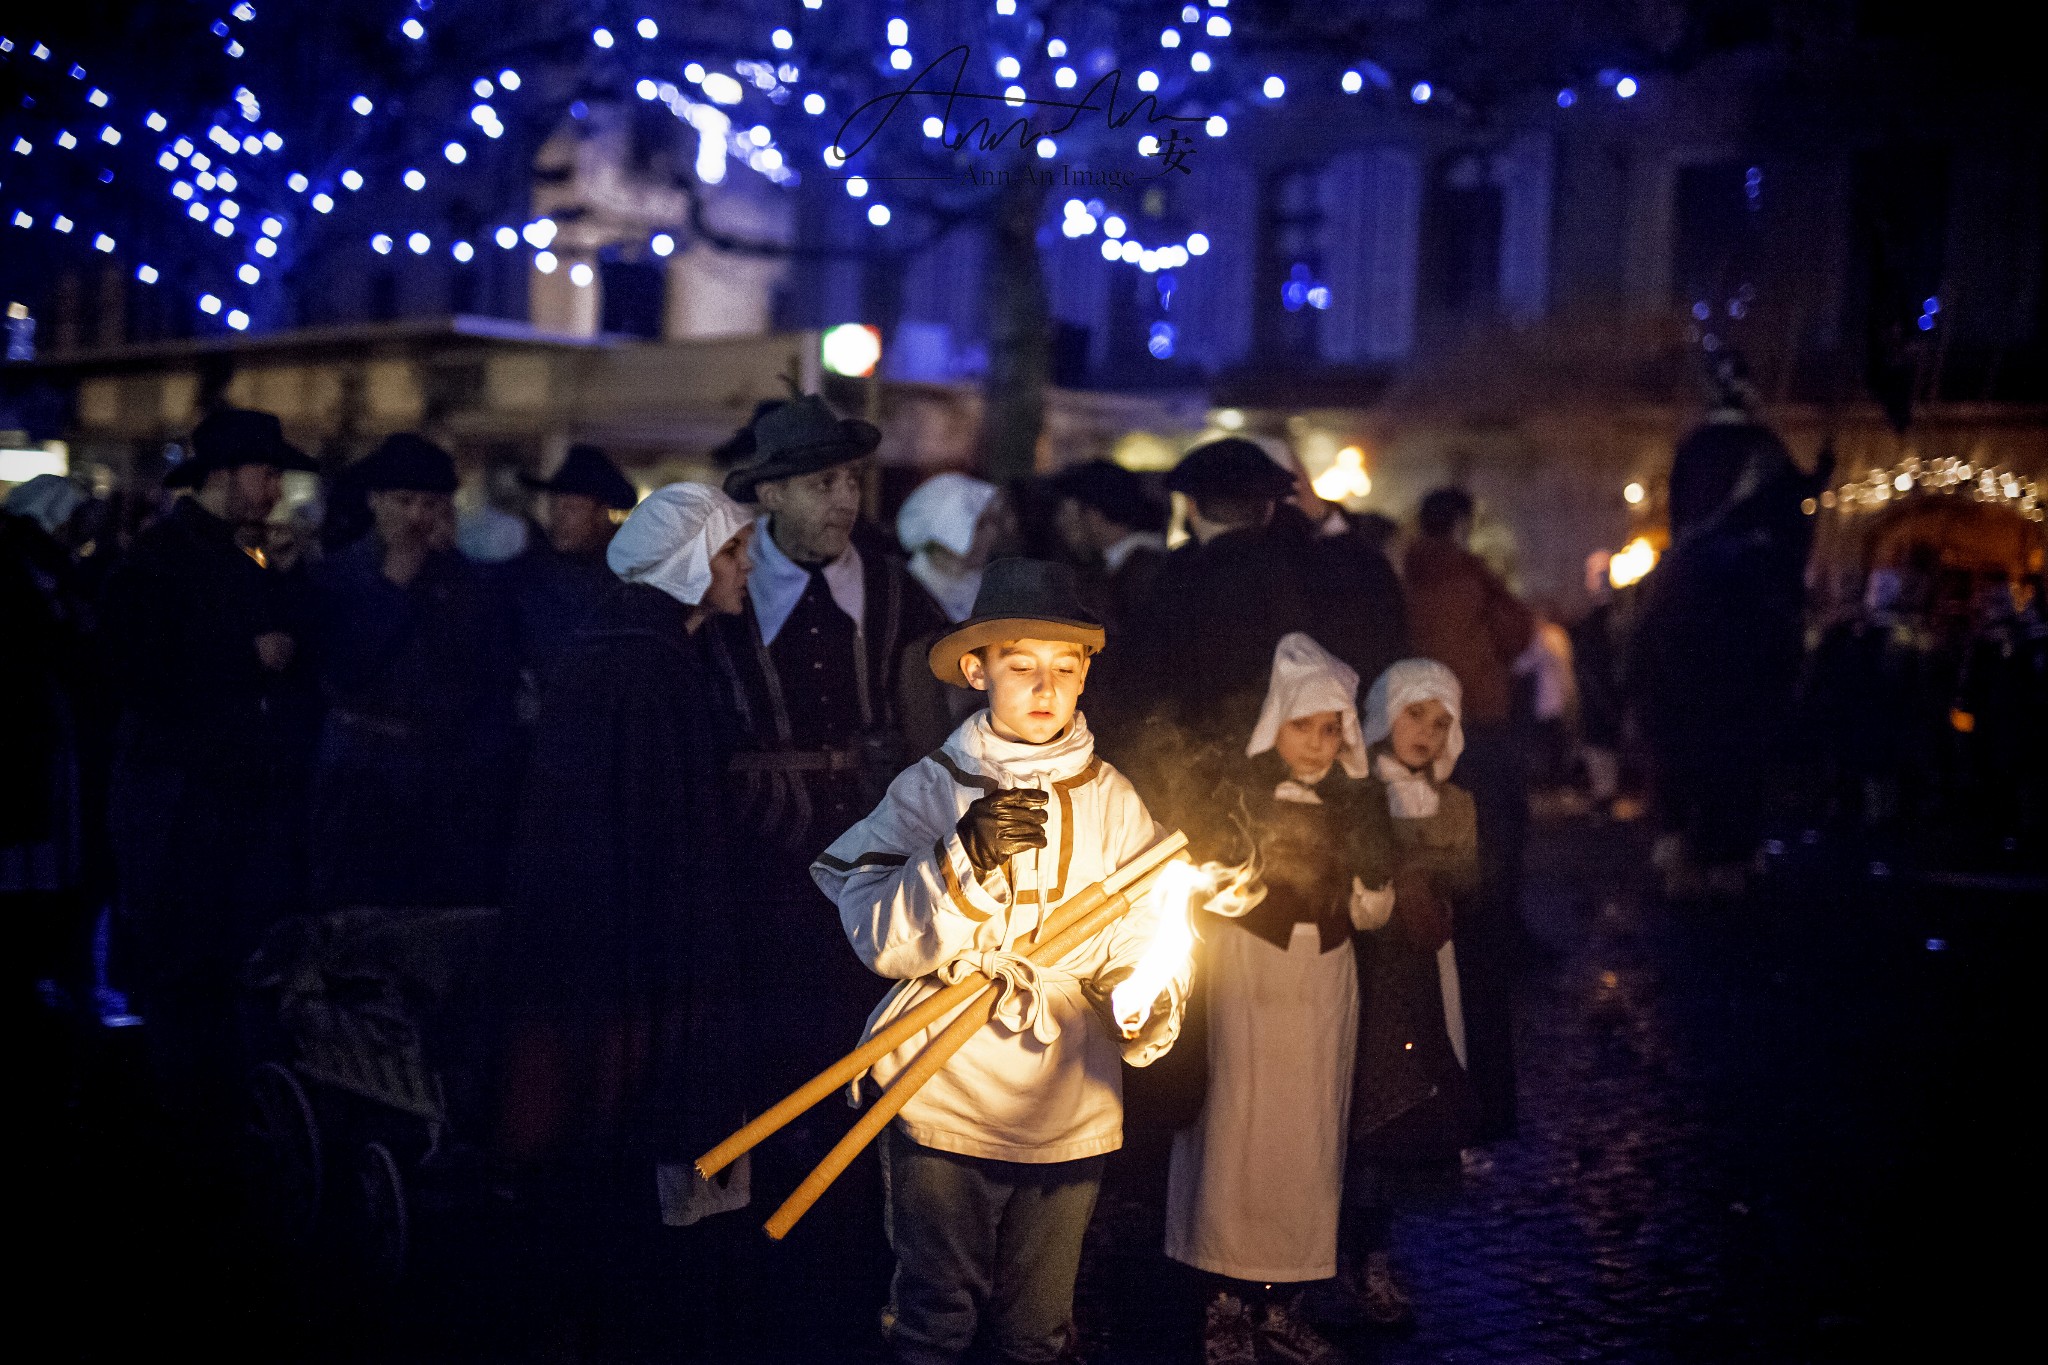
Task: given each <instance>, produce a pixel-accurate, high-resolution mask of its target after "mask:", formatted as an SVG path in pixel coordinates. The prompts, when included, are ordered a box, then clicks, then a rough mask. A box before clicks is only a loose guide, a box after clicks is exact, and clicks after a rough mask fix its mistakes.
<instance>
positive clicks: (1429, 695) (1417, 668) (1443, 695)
mask: <svg viewBox="0 0 2048 1365" xmlns="http://www.w3.org/2000/svg"><path fill="white" fill-rule="evenodd" d="M1463 698H1464V689H1463V688H1461V687H1459V686H1458V675H1457V674H1455V673H1453V672H1451V670H1450V669H1448V668H1446V667H1445V666H1444V665H1442V664H1440V663H1438V662H1437V661H1436V660H1435V659H1403V660H1401V661H1400V662H1399V663H1396V664H1391V665H1389V666H1388V668H1387V671H1386V672H1384V673H1382V674H1380V675H1379V677H1377V678H1375V679H1374V680H1373V684H1372V690H1371V691H1370V692H1368V693H1367V694H1366V698H1365V742H1366V743H1367V744H1377V743H1379V742H1380V741H1381V740H1383V739H1385V738H1386V737H1387V736H1388V735H1389V734H1391V733H1393V729H1394V715H1395V713H1396V712H1398V711H1404V710H1406V709H1407V708H1408V707H1410V706H1413V705H1414V704H1415V703H1416V702H1419V701H1431V700H1435V701H1440V702H1442V703H1443V704H1444V709H1445V710H1447V711H1449V712H1450V713H1451V733H1450V736H1449V737H1448V738H1447V739H1446V740H1445V742H1444V753H1443V757H1442V758H1439V759H1438V760H1437V761H1436V771H1435V772H1434V773H1433V774H1432V776H1434V777H1435V778H1436V780H1437V781H1439V782H1444V781H1447V780H1449V778H1450V775H1451V769H1453V768H1455V767H1457V766H1458V755H1459V754H1462V753H1464V752H1465V725H1464V720H1463V716H1462V709H1461V703H1462V701H1463Z"/></svg>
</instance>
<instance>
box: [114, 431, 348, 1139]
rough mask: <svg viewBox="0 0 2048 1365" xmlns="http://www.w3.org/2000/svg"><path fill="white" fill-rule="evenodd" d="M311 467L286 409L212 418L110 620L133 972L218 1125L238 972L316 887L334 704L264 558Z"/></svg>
mask: <svg viewBox="0 0 2048 1365" xmlns="http://www.w3.org/2000/svg"><path fill="white" fill-rule="evenodd" d="M312 467H313V463H312V461H311V460H309V459H307V458H306V456H305V455H304V454H303V453H302V452H301V451H299V450H298V449H297V448H296V447H294V446H292V445H291V444H290V443H288V442H287V441H286V440H285V439H284V433H283V430H282V428H281V427H280V425H279V423H278V420H277V418H276V417H275V416H273V415H271V414H270V413H267V412H254V411H249V410H246V409H241V408H222V409H219V410H216V411H215V412H213V413H211V414H209V415H208V416H207V417H206V418H205V419H204V420H202V421H201V422H200V423H199V425H198V427H197V428H196V429H195V430H194V431H193V433H192V439H191V441H190V443H189V454H188V455H187V456H186V458H185V459H184V460H183V461H181V462H180V463H178V464H177V465H175V466H173V468H172V470H171V472H170V475H169V476H168V477H167V478H166V479H165V483H166V485H167V486H169V487H172V488H177V489H182V490H189V492H187V493H186V494H185V495H184V496H181V497H179V498H178V500H177V502H176V503H175V504H174V505H173V506H172V508H171V510H170V512H169V513H168V514H167V515H166V516H164V517H163V519H162V520H160V521H158V522H157V523H156V524H155V525H153V526H151V527H150V528H149V529H148V530H146V531H144V532H143V533H142V535H141V536H140V537H139V538H138V540H137V541H136V544H135V548H134V551H133V553H132V554H130V556H129V557H128V559H127V561H126V562H125V563H123V564H122V565H121V566H120V568H119V569H118V570H116V572H115V574H114V576H113V578H112V580H111V581H110V582H109V584H108V587H107V595H106V601H105V604H104V612H103V616H102V627H103V629H102V638H103V639H105V640H106V641H107V643H108V645H109V647H110V648H111V650H112V651H113V655H114V659H113V664H114V666H113V670H112V673H113V677H114V678H115V680H116V681H117V683H118V684H119V686H120V688H121V690H122V702H123V716H122V719H121V723H120V729H119V735H118V739H117V752H116V757H115V764H114V774H113V788H112V792H111V811H110V816H111V825H112V831H113V838H114V844H115V856H116V860H117V864H118V871H119V875H120V880H121V887H120V896H121V901H122V905H123V909H124V915H123V925H124V928H126V929H127V930H128V931H130V932H131V933H132V934H133V936H134V937H133V941H132V942H131V943H130V944H129V948H130V952H129V954H128V960H129V962H130V970H131V971H132V972H134V973H135V976H134V977H133V978H132V979H133V981H134V984H135V987H136V991H137V995H138V997H139V1000H138V1003H139V1005H140V1008H141V1009H142V1010H143V1011H144V1013H146V1014H147V1016H148V1018H149V1022H150V1028H149V1033H150V1038H151V1042H152V1050H153V1056H154V1059H155V1060H156V1062H157V1063H158V1064H159V1070H160V1072H161V1079H162V1082H163V1087H164V1093H165V1096H166V1098H167V1099H168V1100H169V1102H170V1103H171V1105H172V1106H173V1107H174V1108H186V1109H189V1110H192V1111H197V1112H200V1113H209V1111H210V1116H211V1117H213V1118H216V1119H225V1118H226V1117H227V1116H228V1115H229V1114H231V1112H232V1111H231V1110H229V1109H224V1108H223V1107H222V1106H225V1105H229V1104H231V1103H232V1102H233V1093H234V1090H235V1088H236V1087H237V1086H238V1084H239V1076H240V1075H241V1074H243V1073H242V1071H241V1061H240V1055H241V1054H240V1050H239V1047H238V1044H237V1037H236V1033H235V1030H234V1025H233V1022H232V1020H233V1010H234V1000H235V971H236V970H237V967H238V965H239V963H240V962H241V960H242V959H243V958H244V957H246V956H247V955H248V953H249V952H250V951H252V950H253V949H254V948H255V947H256V944H257V941H258V940H259V938H260V937H261V935H262V932H263V930H264V929H265V928H266V927H267V926H268V925H269V924H270V922H271V921H273V920H274V919H276V918H277V917H278V916H280V915H283V914H287V913H291V912H293V911H295V910H296V909H297V908H298V902H299V899H300V892H301V889H302V888H301V884H300V880H299V878H298V876H297V867H298V857H299V854H300V851H301V846H302V842H303V828H302V820H301V816H302V812H303V784H304V775H305V767H304V765H305V759H306V749H307V744H308V740H309V736H310V730H311V726H312V723H313V717H314V715H315V713H316V709H317V704H318V702H317V694H316V692H315V689H314V686H313V679H312V675H311V672H310V671H309V669H308V666H307V651H306V650H305V649H304V648H303V645H304V640H303V639H302V638H301V637H302V635H303V633H304V631H303V626H302V623H303V621H304V618H305V615H306V611H305V602H304V599H303V593H304V585H303V581H302V579H301V578H300V577H299V576H298V575H297V574H286V573H280V572H276V571H274V570H271V569H268V568H267V567H266V566H265V564H264V561H263V559H262V555H261V551H260V550H259V549H258V548H257V544H258V543H257V541H256V540H255V537H254V532H255V531H256V529H257V528H259V527H260V526H261V524H262V523H263V521H264V519H265V518H267V517H268V516H269V515H270V513H271V511H272V509H273V508H275V507H276V505H277V503H278V500H279V498H280V497H281V496H282V491H283V489H282V482H281V478H280V476H281V474H282V473H283V472H284V471H286V470H310V469H311V468H312Z"/></svg>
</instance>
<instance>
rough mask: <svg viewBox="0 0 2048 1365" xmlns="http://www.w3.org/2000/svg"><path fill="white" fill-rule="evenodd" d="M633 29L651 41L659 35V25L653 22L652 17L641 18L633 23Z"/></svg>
mask: <svg viewBox="0 0 2048 1365" xmlns="http://www.w3.org/2000/svg"><path fill="white" fill-rule="evenodd" d="M633 29H634V31H635V32H637V33H638V34H639V35H640V36H641V37H642V38H645V39H647V40H648V41H649V42H653V41H654V40H655V39H656V38H659V37H660V36H661V25H659V24H657V23H655V22H654V20H652V19H646V18H643V19H642V20H641V21H640V22H639V23H637V24H635V25H633Z"/></svg>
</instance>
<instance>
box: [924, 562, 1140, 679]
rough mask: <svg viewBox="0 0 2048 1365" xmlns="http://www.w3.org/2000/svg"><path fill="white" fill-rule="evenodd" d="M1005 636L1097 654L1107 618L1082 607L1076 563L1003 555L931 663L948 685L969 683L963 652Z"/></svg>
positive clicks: (941, 640)
mask: <svg viewBox="0 0 2048 1365" xmlns="http://www.w3.org/2000/svg"><path fill="white" fill-rule="evenodd" d="M1004 640H1071V641H1073V642H1074V643H1075V644H1077V645H1080V646H1082V647H1083V648H1085V649H1087V650H1088V651H1089V652H1090V653H1091V654H1092V653H1094V652H1095V651H1096V650H1099V649H1101V648H1102V642H1103V629H1102V622H1100V621H1098V620H1096V619H1095V617H1094V616H1093V615H1092V614H1091V613H1090V612H1089V610H1088V608H1086V607H1085V606H1083V605H1081V584H1080V580H1079V579H1078V578H1076V577H1075V576H1074V570H1073V566H1072V565H1068V564H1055V563H1052V562H1051V561H1049V560H1044V559H998V560H994V561H992V562H991V563H990V564H989V566H988V568H987V569H985V570H984V571H983V572H982V576H981V590H980V591H979V592H977V593H975V595H974V614H973V615H972V616H969V617H968V618H967V619H966V620H965V621H962V622H961V623H960V624H959V625H957V626H955V627H953V629H951V630H950V631H947V632H946V633H945V634H944V635H941V636H940V637H939V638H938V641H937V643H935V644H934V645H933V646H932V647H931V653H930V654H929V655H928V656H927V661H928V662H929V663H930V664H931V668H932V672H933V674H934V675H936V676H937V677H938V680H939V681H940V682H943V683H951V684H952V685H953V686H955V687H965V686H967V675H966V674H965V673H963V672H961V670H960V659H961V656H963V655H966V654H971V653H973V652H974V651H975V650H977V649H980V648H981V647H982V646H984V645H994V644H1001V643H1002V642H1003V641H1004Z"/></svg>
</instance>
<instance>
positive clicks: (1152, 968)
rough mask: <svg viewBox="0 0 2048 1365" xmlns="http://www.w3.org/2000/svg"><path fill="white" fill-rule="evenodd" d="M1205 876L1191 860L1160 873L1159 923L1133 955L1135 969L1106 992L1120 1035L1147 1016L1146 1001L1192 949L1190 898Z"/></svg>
mask: <svg viewBox="0 0 2048 1365" xmlns="http://www.w3.org/2000/svg"><path fill="white" fill-rule="evenodd" d="M1208 880H1209V879H1208V878H1207V877H1206V876H1204V875H1203V874H1202V872H1201V871H1200V870H1198V869H1197V868H1196V867H1195V865H1194V864H1193V863H1189V862H1185V861H1182V860H1180V859H1176V860H1174V861H1173V862H1170V863H1168V864H1167V865H1166V870H1165V871H1164V872H1162V873H1161V874H1160V877H1159V887H1158V889H1157V890H1156V891H1154V892H1153V893H1152V894H1153V895H1155V896H1157V897H1158V898H1159V924H1158V927H1157V928H1156V929H1154V930H1153V931H1152V941H1151V942H1150V943H1148V944H1146V945H1145V952H1144V955H1143V956H1142V957H1140V958H1139V959H1138V966H1137V970H1135V971H1133V972H1132V973H1131V974H1130V975H1129V976H1127V977H1125V978H1124V980H1123V982H1122V983H1121V984H1120V985H1118V986H1117V987H1116V989H1115V990H1113V991H1111V992H1110V996H1109V1006H1110V1012H1111V1013H1113V1014H1114V1015H1115V1016H1116V1022H1117V1027H1119V1028H1121V1029H1122V1030H1123V1031H1124V1033H1125V1034H1126V1035H1132V1034H1136V1033H1137V1031H1138V1030H1139V1029H1141V1028H1143V1027H1145V1021H1146V1020H1147V1019H1149V1018H1150V1017H1151V1015H1152V1002H1153V1001H1155V1000H1157V999H1158V998H1159V993H1160V992H1161V991H1163V990H1165V989H1166V987H1167V985H1168V984H1169V983H1170V982H1171V981H1172V980H1173V979H1174V977H1176V976H1178V975H1179V974H1180V971H1181V968H1183V967H1185V966H1186V965H1187V961H1188V958H1189V956H1190V955H1191V954H1193V952H1194V949H1195V930H1194V924H1193V921H1192V920H1191V919H1190V918H1189V910H1190V908H1191V906H1190V902H1191V901H1192V900H1193V898H1194V894H1195V892H1196V891H1197V890H1203V889H1206V887H1207V884H1208Z"/></svg>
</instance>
